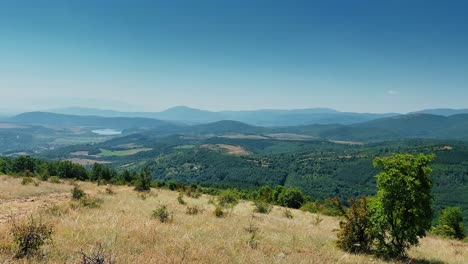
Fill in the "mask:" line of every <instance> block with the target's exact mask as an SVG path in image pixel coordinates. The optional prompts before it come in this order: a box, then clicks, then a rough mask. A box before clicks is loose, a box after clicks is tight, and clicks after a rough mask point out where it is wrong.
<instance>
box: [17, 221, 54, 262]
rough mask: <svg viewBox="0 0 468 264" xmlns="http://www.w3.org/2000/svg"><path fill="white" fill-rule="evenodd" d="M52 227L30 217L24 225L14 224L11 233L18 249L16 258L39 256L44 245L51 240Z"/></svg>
mask: <svg viewBox="0 0 468 264" xmlns="http://www.w3.org/2000/svg"><path fill="white" fill-rule="evenodd" d="M52 232H53V229H52V226H51V225H48V224H45V223H43V222H42V221H41V220H35V219H34V218H32V217H30V218H29V221H28V222H26V223H23V224H17V223H13V227H12V229H11V233H12V235H13V241H14V244H15V245H16V246H17V247H18V249H17V251H16V254H15V258H24V257H27V258H30V257H32V256H35V255H38V253H39V252H40V249H41V247H42V246H43V245H45V244H46V243H47V242H49V241H50V240H51V237H52Z"/></svg>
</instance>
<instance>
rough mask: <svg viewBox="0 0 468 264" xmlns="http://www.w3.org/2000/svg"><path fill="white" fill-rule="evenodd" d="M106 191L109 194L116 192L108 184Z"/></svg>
mask: <svg viewBox="0 0 468 264" xmlns="http://www.w3.org/2000/svg"><path fill="white" fill-rule="evenodd" d="M106 193H107V194H109V195H114V194H115V191H114V190H113V189H112V186H111V185H107V186H106Z"/></svg>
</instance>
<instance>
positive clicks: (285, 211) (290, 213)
mask: <svg viewBox="0 0 468 264" xmlns="http://www.w3.org/2000/svg"><path fill="white" fill-rule="evenodd" d="M283 215H284V217H286V218H289V219H293V217H294V216H293V214H292V212H291V210H289V209H288V208H286V209H284V211H283Z"/></svg>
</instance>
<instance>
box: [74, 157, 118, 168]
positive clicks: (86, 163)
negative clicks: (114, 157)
mask: <svg viewBox="0 0 468 264" xmlns="http://www.w3.org/2000/svg"><path fill="white" fill-rule="evenodd" d="M67 160H69V161H71V162H73V163H76V164H80V165H82V166H89V165H93V164H94V163H98V164H110V163H112V162H110V161H104V160H92V159H79V158H72V159H67Z"/></svg>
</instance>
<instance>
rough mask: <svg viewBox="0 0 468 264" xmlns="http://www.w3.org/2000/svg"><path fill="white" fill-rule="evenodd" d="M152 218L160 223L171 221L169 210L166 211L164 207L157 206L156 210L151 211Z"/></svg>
mask: <svg viewBox="0 0 468 264" xmlns="http://www.w3.org/2000/svg"><path fill="white" fill-rule="evenodd" d="M152 217H153V218H157V219H158V220H159V222H161V223H166V222H170V221H172V216H171V213H169V210H167V206H166V205H160V206H158V208H156V210H154V211H153V214H152Z"/></svg>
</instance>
